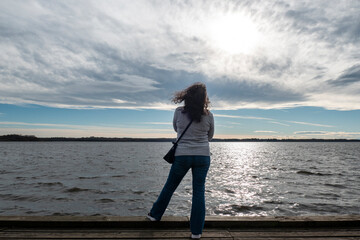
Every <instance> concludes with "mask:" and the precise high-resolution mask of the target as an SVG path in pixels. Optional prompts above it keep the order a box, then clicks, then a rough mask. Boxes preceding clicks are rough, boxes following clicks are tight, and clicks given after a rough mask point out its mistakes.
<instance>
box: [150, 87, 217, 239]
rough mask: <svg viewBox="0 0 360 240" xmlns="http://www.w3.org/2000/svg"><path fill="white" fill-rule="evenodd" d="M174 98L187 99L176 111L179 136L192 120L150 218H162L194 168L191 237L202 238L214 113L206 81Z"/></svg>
mask: <svg viewBox="0 0 360 240" xmlns="http://www.w3.org/2000/svg"><path fill="white" fill-rule="evenodd" d="M172 101H173V102H174V103H181V102H184V103H185V104H184V106H183V107H178V108H177V109H176V110H175V113H174V120H173V126H174V129H175V131H176V132H177V136H178V137H179V136H180V135H181V133H182V132H183V131H184V129H185V128H186V126H187V125H188V124H189V123H190V121H191V120H192V123H191V125H190V127H189V128H188V130H187V131H186V132H185V134H184V136H183V137H182V138H181V140H180V141H179V143H178V146H177V149H176V152H175V161H174V163H173V164H172V166H171V169H170V173H169V176H168V179H167V181H166V183H165V186H164V188H163V189H162V191H161V193H160V195H159V197H158V199H157V200H156V202H155V203H154V205H153V207H152V209H151V211H150V213H149V214H148V216H147V218H149V219H150V220H151V221H160V220H161V217H162V215H163V214H164V212H165V210H166V207H167V206H168V204H169V202H170V199H171V196H172V195H173V193H174V191H175V189H176V188H177V186H178V185H179V184H180V182H181V180H182V179H183V177H184V176H185V174H186V173H187V171H188V170H189V169H190V168H191V171H192V185H193V196H192V207H191V217H190V229H191V233H192V235H191V238H200V237H201V234H202V230H203V228H204V222H205V179H206V174H207V172H208V169H209V166H210V148H209V141H210V140H211V139H212V137H213V135H214V117H213V115H212V113H211V112H210V111H209V110H208V107H209V103H210V102H209V98H208V96H207V93H206V86H205V84H203V83H195V84H193V85H191V86H190V87H188V88H186V89H184V90H183V91H180V92H177V93H175V96H174V98H173V99H172Z"/></svg>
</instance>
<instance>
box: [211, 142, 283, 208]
mask: <svg viewBox="0 0 360 240" xmlns="http://www.w3.org/2000/svg"><path fill="white" fill-rule="evenodd" d="M212 150H213V152H214V155H213V157H212V161H213V162H212V163H213V164H214V165H216V166H217V167H216V168H215V167H214V168H211V170H210V172H209V177H208V188H210V189H213V188H216V190H215V191H214V190H212V191H211V192H210V193H209V194H208V199H209V201H216V205H217V206H218V207H217V208H216V209H213V210H212V212H211V213H210V214H220V215H239V213H241V214H240V215H249V213H250V215H251V212H253V210H254V209H256V210H257V211H256V212H257V214H256V215H259V212H260V215H261V214H262V210H263V211H264V212H263V215H268V214H269V212H268V210H266V212H265V209H262V205H263V203H264V202H267V203H269V202H275V203H276V202H280V198H281V197H280V196H277V194H275V193H274V191H275V189H274V187H273V186H272V185H271V184H268V181H269V180H270V179H274V178H277V176H276V175H277V172H276V171H274V167H272V164H271V163H272V159H271V158H266V157H264V156H266V155H267V154H268V153H269V152H268V151H267V150H266V149H264V144H263V143H226V144H216V146H213V148H212ZM215 153H216V156H215ZM215 184H216V187H215ZM264 195H266V196H269V197H268V198H264V197H263V196H264ZM274 198H276V199H274ZM229 203H231V204H229ZM213 204H214V203H212V205H213Z"/></svg>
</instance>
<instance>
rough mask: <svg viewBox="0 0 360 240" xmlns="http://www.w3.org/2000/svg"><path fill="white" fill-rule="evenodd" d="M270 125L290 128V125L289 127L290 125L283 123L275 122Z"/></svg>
mask: <svg viewBox="0 0 360 240" xmlns="http://www.w3.org/2000/svg"><path fill="white" fill-rule="evenodd" d="M270 123H274V124H278V125H281V126H286V127H290V125H289V124H285V123H281V122H274V121H271V122H270Z"/></svg>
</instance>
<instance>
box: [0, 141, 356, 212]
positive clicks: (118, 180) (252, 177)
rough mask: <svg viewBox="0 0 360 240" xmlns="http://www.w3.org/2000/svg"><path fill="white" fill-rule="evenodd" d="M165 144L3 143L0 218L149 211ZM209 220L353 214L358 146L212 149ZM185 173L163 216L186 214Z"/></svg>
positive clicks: (160, 179)
mask: <svg viewBox="0 0 360 240" xmlns="http://www.w3.org/2000/svg"><path fill="white" fill-rule="evenodd" d="M170 145H171V143H166V142H165V143H155V142H152V143H144V142H143V143H132V142H0V215H87V216H88V215H117V216H143V215H145V214H147V212H148V211H149V209H150V208H151V206H152V203H153V202H154V201H155V200H156V198H157V196H158V194H159V193H160V191H161V188H162V186H163V184H164V183H165V180H166V177H167V174H168V172H169V169H170V165H169V164H167V163H166V162H165V161H164V160H162V156H163V155H164V154H165V153H166V152H167V150H168V149H169V148H170ZM211 152H212V156H211V166H210V170H209V173H208V177H207V183H206V211H207V212H206V214H207V215H231V216H244V215H246V216H253V215H254V216H259V215H264V216H268V215H269V216H276V215H287V216H290V215H340V214H341V215H342V214H360V200H359V199H360V143H357V142H347V143H341V142H333V143H328V142H326V143H321V142H320V143H319V142H311V143H306V142H299V143H294V142H277V143H272V142H251V143H245V142H239V143H235V142H234V143H220V142H214V143H211ZM191 193H192V187H191V172H188V174H187V175H186V177H185V178H184V180H183V181H182V183H181V184H180V186H179V188H178V189H177V191H176V192H175V194H174V196H173V198H172V200H171V202H170V205H169V207H168V210H167V211H166V212H165V215H176V216H188V215H189V213H190V208H191Z"/></svg>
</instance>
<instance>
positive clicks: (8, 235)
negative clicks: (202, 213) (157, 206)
mask: <svg viewBox="0 0 360 240" xmlns="http://www.w3.org/2000/svg"><path fill="white" fill-rule="evenodd" d="M202 236H203V237H204V238H231V239H232V236H231V235H230V233H229V232H227V231H213V232H204V233H203V235H202ZM189 237H190V231H189V230H184V231H175V232H174V231H161V232H160V231H119V232H107V233H99V232H63V233H59V232H2V233H0V238H5V239H15V238H35V239H53V238H64V239H70V238H71V239H94V238H96V239H102V238H103V239H123V238H137V239H142V238H149V239H164V238H170V239H171V238H176V239H177V238H187V239H188V238H189Z"/></svg>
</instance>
